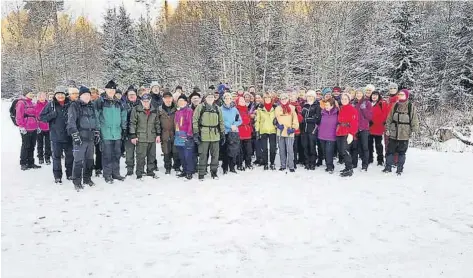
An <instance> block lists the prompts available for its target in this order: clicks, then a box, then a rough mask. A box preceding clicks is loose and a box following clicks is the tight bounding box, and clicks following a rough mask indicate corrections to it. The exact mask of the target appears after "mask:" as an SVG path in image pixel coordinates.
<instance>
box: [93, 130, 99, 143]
mask: <svg viewBox="0 0 473 278" xmlns="http://www.w3.org/2000/svg"><path fill="white" fill-rule="evenodd" d="M99 143H100V131H98V130H96V131H94V144H95V145H98V144H99Z"/></svg>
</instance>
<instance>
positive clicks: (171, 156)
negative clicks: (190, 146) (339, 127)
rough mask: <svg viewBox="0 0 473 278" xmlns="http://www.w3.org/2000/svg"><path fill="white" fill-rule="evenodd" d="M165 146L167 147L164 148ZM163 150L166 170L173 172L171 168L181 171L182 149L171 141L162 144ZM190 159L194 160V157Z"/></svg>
mask: <svg viewBox="0 0 473 278" xmlns="http://www.w3.org/2000/svg"><path fill="white" fill-rule="evenodd" d="M164 144H166V145H167V146H163V145H164ZM161 149H162V150H163V155H164V157H163V160H164V169H166V170H171V168H173V169H174V170H179V169H180V168H181V158H180V155H179V150H180V149H181V148H177V147H176V146H174V140H172V139H170V140H166V141H164V142H162V143H161ZM189 157H191V158H192V156H189ZM192 159H193V158H192Z"/></svg>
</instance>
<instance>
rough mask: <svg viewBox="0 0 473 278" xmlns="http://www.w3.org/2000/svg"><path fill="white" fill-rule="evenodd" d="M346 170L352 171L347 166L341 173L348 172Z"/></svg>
mask: <svg viewBox="0 0 473 278" xmlns="http://www.w3.org/2000/svg"><path fill="white" fill-rule="evenodd" d="M346 171H350V169H347V168H345V169H343V170H340V174H341V173H344V172H346Z"/></svg>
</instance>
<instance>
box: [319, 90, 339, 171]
mask: <svg viewBox="0 0 473 278" xmlns="http://www.w3.org/2000/svg"><path fill="white" fill-rule="evenodd" d="M321 114H322V115H321V120H320V125H319V128H318V138H319V140H320V144H321V145H322V151H323V152H324V157H325V165H326V166H327V167H326V168H325V172H329V173H330V174H332V173H333V171H334V169H335V166H334V164H333V157H334V150H335V145H336V139H337V135H336V130H337V122H338V108H337V107H336V101H335V99H329V100H328V101H325V107H324V109H323V110H322V113H321Z"/></svg>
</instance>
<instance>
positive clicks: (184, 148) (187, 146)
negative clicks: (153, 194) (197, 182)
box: [172, 94, 195, 180]
mask: <svg viewBox="0 0 473 278" xmlns="http://www.w3.org/2000/svg"><path fill="white" fill-rule="evenodd" d="M187 103H188V99H187V97H186V96H185V95H184V94H181V95H180V96H179V97H178V99H177V105H178V110H177V112H175V113H176V114H175V116H174V121H173V123H174V124H175V132H174V138H173V139H174V141H173V144H172V145H173V146H175V147H176V148H177V149H178V151H177V152H178V153H179V157H180V163H181V164H182V172H181V173H180V174H179V175H178V177H180V178H184V177H185V178H186V179H188V180H191V179H192V174H193V173H194V171H195V169H194V167H195V161H194V138H193V127H192V120H193V113H194V111H192V108H191V107H190V106H189V105H187Z"/></svg>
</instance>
